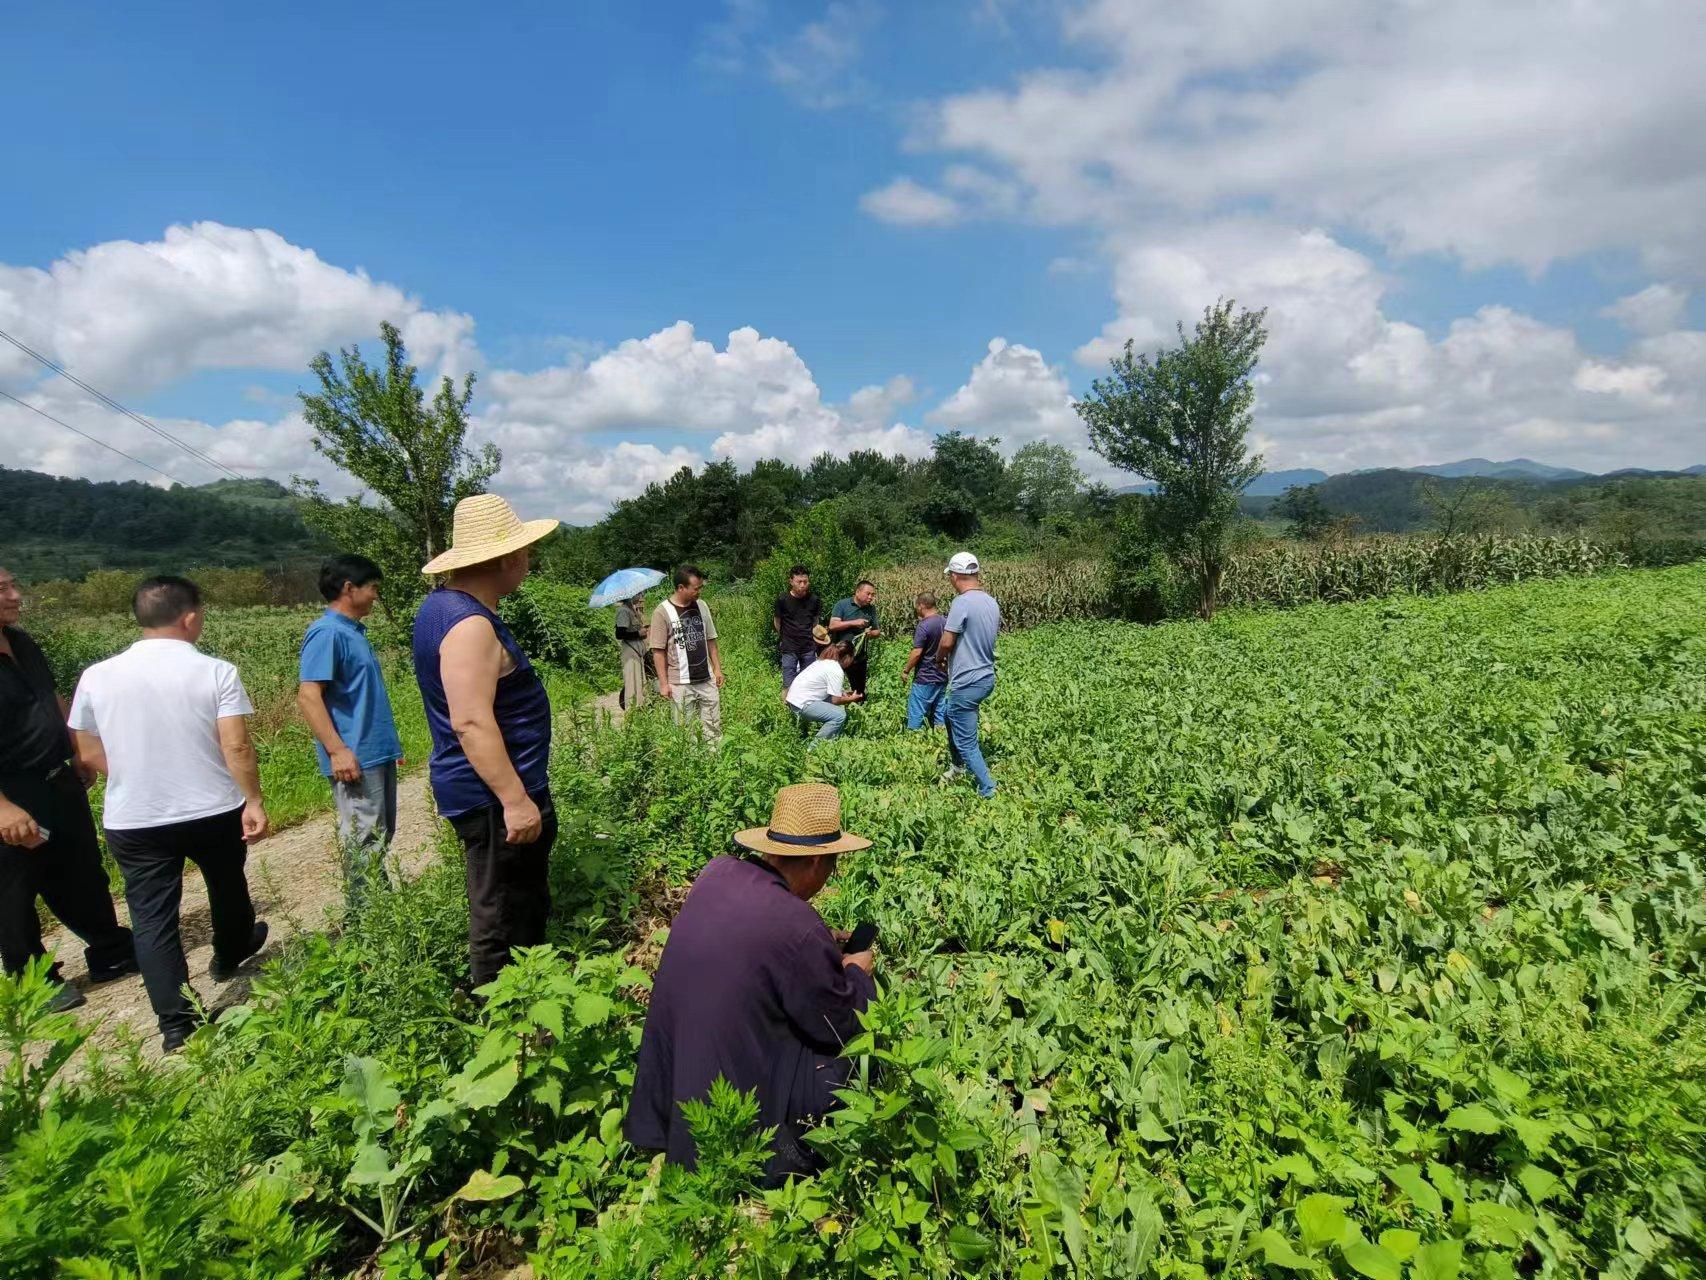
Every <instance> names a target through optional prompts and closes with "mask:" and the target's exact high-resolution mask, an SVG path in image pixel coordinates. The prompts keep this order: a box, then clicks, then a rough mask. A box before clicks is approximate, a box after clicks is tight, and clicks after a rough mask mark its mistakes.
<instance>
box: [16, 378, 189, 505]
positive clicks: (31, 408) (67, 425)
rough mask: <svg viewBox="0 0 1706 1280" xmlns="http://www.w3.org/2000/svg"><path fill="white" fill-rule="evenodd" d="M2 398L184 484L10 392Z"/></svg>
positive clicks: (138, 464) (179, 481)
mask: <svg viewBox="0 0 1706 1280" xmlns="http://www.w3.org/2000/svg"><path fill="white" fill-rule="evenodd" d="M0 396H4V397H5V398H6V399H8V400H10V401H11V402H12V403H13V404H15V405H21V406H22V407H23V408H25V409H28V410H29V411H30V412H31V413H39V414H40V415H41V416H42V417H44V418H46V419H47V420H48V421H49V422H53V423H57V424H58V425H59V426H62V427H64V428H65V429H66V430H67V431H69V432H71V433H72V434H73V435H79V436H82V437H83V438H84V439H85V440H91V441H93V442H94V443H95V444H98V445H100V446H101V448H103V449H107V450H110V451H111V452H113V453H116V454H118V456H119V457H121V458H129V459H130V461H132V462H134V463H135V464H136V465H137V466H139V467H147V468H148V470H150V471H152V472H153V473H154V474H155V475H157V476H165V477H166V479H168V480H170V481H171V482H172V483H173V484H183V483H184V482H183V481H182V480H180V479H178V477H177V476H175V475H173V474H172V473H171V472H169V471H162V470H160V468H159V467H157V466H155V465H154V464H153V463H152V462H144V461H143V460H142V459H141V458H138V457H135V456H133V455H131V454H128V453H126V452H125V451H124V450H123V449H120V448H118V447H117V446H115V445H110V444H108V443H107V442H106V441H105V440H101V439H98V438H97V437H95V436H92V435H90V434H89V433H88V432H87V431H79V430H78V429H77V428H76V427H74V426H72V425H71V424H70V423H69V422H60V420H59V419H58V418H56V417H54V416H53V415H52V414H51V413H48V412H47V411H46V410H45V409H38V408H36V407H35V406H34V405H33V404H30V403H28V402H27V401H24V400H20V399H18V397H17V396H15V395H13V394H12V393H11V392H10V391H0Z"/></svg>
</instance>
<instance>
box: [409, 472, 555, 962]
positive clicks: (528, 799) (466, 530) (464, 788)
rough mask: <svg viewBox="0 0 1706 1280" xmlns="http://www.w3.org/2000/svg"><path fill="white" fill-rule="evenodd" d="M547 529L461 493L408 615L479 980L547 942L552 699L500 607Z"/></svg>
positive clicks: (490, 498)
mask: <svg viewBox="0 0 1706 1280" xmlns="http://www.w3.org/2000/svg"><path fill="white" fill-rule="evenodd" d="M556 527H557V522H556V521H555V520H528V521H522V520H520V519H517V517H516V514H515V512H514V511H512V510H511V509H510V505H509V503H507V502H505V501H504V500H503V499H502V498H499V497H497V496H496V495H494V494H489V493H487V494H478V495H476V496H474V497H472V498H464V499H462V501H461V502H458V503H457V504H456V519H455V523H454V526H453V529H452V533H451V546H450V550H448V551H446V552H445V553H444V554H443V555H441V556H439V557H437V558H436V559H434V560H433V561H431V562H430V563H429V564H427V565H426V567H425V568H423V569H422V570H421V572H422V573H430V574H437V573H442V574H444V575H445V579H444V583H443V585H442V586H440V587H438V588H437V589H436V590H434V591H432V592H429V593H428V595H427V598H426V599H425V600H423V601H421V607H420V610H419V612H417V613H416V614H415V636H414V648H415V680H416V682H417V683H418V684H419V685H420V687H421V701H422V702H423V703H424V704H425V707H426V715H427V725H428V726H429V727H430V728H431V730H432V763H431V769H430V773H431V777H432V794H433V799H434V801H435V802H436V803H437V805H438V811H439V813H440V814H441V815H442V816H443V817H445V818H448V819H449V820H450V825H451V826H453V827H455V828H456V834H457V836H458V837H460V839H461V841H462V847H463V849H464V850H465V851H466V853H467V864H468V874H467V879H468V967H469V971H470V974H471V976H472V978H473V983H474V986H475V987H476V988H478V987H481V986H484V985H485V984H486V983H488V982H490V981H491V980H492V979H493V978H495V977H496V976H497V974H498V970H499V969H501V968H503V967H504V965H505V964H507V963H508V962H509V957H510V952H511V950H512V949H513V948H515V947H530V946H536V945H538V944H539V943H541V942H544V941H545V920H546V917H547V916H548V915H549V913H550V909H551V892H550V889H549V887H548V883H547V876H546V868H547V865H548V860H549V858H550V854H551V845H552V844H553V843H554V842H555V841H556V838H557V814H556V811H555V809H554V808H553V807H552V805H551V792H550V789H549V786H548V779H547V777H546V765H547V764H548V763H549V761H550V755H551V701H550V699H549V698H548V697H546V695H545V686H544V684H543V683H542V682H541V681H540V679H539V675H538V673H537V672H535V671H534V670H533V664H532V663H531V662H529V661H528V658H527V655H526V654H525V653H523V652H522V651H521V646H520V645H519V644H517V643H516V640H515V637H514V636H513V635H511V634H510V630H509V628H508V627H507V626H505V625H504V622H503V619H502V618H500V617H498V613H497V608H498V601H499V600H501V599H502V598H503V597H504V596H507V595H509V594H510V592H512V591H514V590H515V589H516V588H517V587H519V586H520V585H521V583H522V580H523V579H524V578H526V577H527V569H528V550H527V549H528V548H529V547H530V546H532V545H533V544H534V543H535V542H538V541H539V540H540V539H541V538H543V537H545V536H546V535H547V534H548V533H550V532H551V531H552V530H553V529H555V528H556Z"/></svg>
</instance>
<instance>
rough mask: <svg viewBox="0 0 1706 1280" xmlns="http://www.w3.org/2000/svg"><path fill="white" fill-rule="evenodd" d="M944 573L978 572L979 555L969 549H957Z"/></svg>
mask: <svg viewBox="0 0 1706 1280" xmlns="http://www.w3.org/2000/svg"><path fill="white" fill-rule="evenodd" d="M942 572H943V573H976V572H977V557H976V556H974V555H973V554H972V553H971V552H969V551H956V552H955V553H954V558H953V559H952V560H950V561H948V567H947V568H946V569H944V570H942Z"/></svg>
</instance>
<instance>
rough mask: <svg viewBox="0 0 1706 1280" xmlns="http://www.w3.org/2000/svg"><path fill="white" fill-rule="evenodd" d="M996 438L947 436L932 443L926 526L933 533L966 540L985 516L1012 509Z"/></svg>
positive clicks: (927, 487)
mask: <svg viewBox="0 0 1706 1280" xmlns="http://www.w3.org/2000/svg"><path fill="white" fill-rule="evenodd" d="M1000 443H1001V441H1000V439H999V438H996V437H991V438H990V439H988V440H979V439H978V438H977V437H976V436H968V435H964V434H962V433H961V432H958V431H947V432H944V433H943V434H941V435H939V436H937V437H936V441H935V444H934V446H933V448H932V450H931V455H930V462H929V464H928V467H929V471H928V481H927V485H926V488H925V493H924V505H923V512H922V515H923V517H924V523H925V524H926V525H928V526H929V527H930V529H931V531H932V532H934V533H944V534H947V535H948V536H949V537H950V538H964V537H967V536H969V535H971V534H973V533H975V532H977V527H978V525H979V524H980V523H981V522H982V521H983V519H984V518H985V517H987V516H995V515H1003V514H1005V513H1007V512H1009V511H1011V510H1012V509H1013V500H1012V492H1011V490H1010V489H1009V487H1008V483H1007V465H1006V463H1004V462H1003V461H1002V460H1001V454H1000V453H999V452H998V451H997V449H996V446H997V445H999V444H1000Z"/></svg>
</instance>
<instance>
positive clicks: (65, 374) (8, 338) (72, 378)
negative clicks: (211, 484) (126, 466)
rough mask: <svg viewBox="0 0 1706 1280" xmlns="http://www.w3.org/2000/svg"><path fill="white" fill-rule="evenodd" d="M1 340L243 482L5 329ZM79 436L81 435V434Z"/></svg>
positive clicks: (155, 432)
mask: <svg viewBox="0 0 1706 1280" xmlns="http://www.w3.org/2000/svg"><path fill="white" fill-rule="evenodd" d="M0 338H4V339H5V340H6V341H7V342H10V343H11V344H12V345H13V346H14V347H16V348H17V349H18V350H19V351H22V352H23V353H24V354H25V355H27V356H29V357H30V359H32V360H37V361H40V362H41V363H42V364H43V365H46V366H47V367H48V368H49V369H52V370H53V371H54V372H55V373H57V374H58V375H59V376H60V377H62V378H64V379H65V380H66V381H67V382H70V383H71V384H73V385H74V386H78V387H81V388H82V389H83V390H84V391H87V392H88V393H89V394H90V395H92V396H94V397H95V399H97V400H99V401H100V402H101V403H102V404H104V405H106V406H107V407H108V408H109V409H113V410H115V411H117V412H118V413H122V414H123V415H124V416H125V417H127V418H129V419H131V421H133V422H139V423H141V424H142V425H143V426H145V427H147V428H148V429H149V430H150V431H152V432H153V433H154V434H155V435H157V436H159V437H161V438H162V439H164V440H169V441H171V442H172V443H173V444H175V445H177V446H178V448H180V449H182V450H183V451H184V452H185V453H187V454H189V455H190V457H192V458H194V459H196V460H197V461H198V462H202V463H205V464H206V465H207V466H210V467H212V468H213V469H214V470H215V471H223V472H224V473H225V474H226V475H228V476H230V477H231V478H232V479H233V480H241V479H242V478H243V477H242V476H241V475H239V474H238V473H237V472H235V471H233V470H232V469H231V468H230V467H228V466H226V465H225V464H224V463H223V462H220V461H218V460H217V459H215V458H210V457H208V456H207V454H205V453H203V452H202V451H201V450H200V449H197V448H196V447H195V446H194V445H190V444H185V443H184V442H183V441H182V440H180V439H178V437H177V436H175V435H173V434H172V433H171V432H169V431H167V430H165V429H164V428H163V427H158V426H156V425H155V424H154V423H152V422H150V421H149V420H148V419H147V418H144V417H143V416H142V415H141V414H140V413H137V412H136V410H134V409H127V408H125V406H124V405H122V404H120V403H119V402H118V401H117V400H114V399H113V398H112V397H111V396H109V395H108V394H107V393H106V392H104V391H101V390H98V389H97V388H95V387H91V386H90V385H89V384H88V383H87V382H84V381H83V379H81V378H79V377H78V376H77V375H76V374H74V373H72V372H70V371H69V370H68V369H66V368H64V367H63V366H61V365H57V364H55V363H54V362H53V361H51V360H49V359H48V358H47V357H46V356H44V355H43V354H42V353H41V352H39V351H36V350H35V349H33V348H31V347H26V346H25V345H24V344H23V343H21V342H19V341H18V340H17V339H16V338H14V337H13V336H12V335H11V334H9V333H7V332H6V331H5V330H4V329H0ZM61 425H64V424H63V423H62V424H61ZM79 434H81V433H79ZM143 465H144V466H146V465H147V464H146V463H144V464H143Z"/></svg>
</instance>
